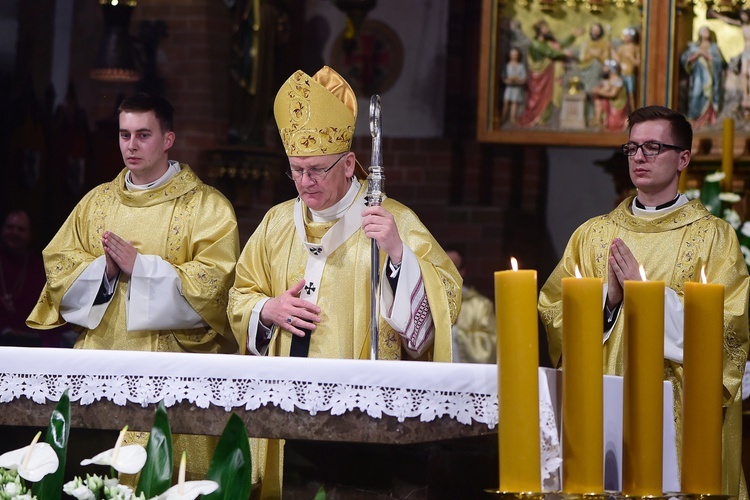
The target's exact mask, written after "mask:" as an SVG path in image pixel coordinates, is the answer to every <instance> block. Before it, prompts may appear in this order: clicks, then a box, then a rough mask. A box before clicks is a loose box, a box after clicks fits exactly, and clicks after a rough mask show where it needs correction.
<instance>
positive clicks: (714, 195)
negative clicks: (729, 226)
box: [701, 180, 722, 218]
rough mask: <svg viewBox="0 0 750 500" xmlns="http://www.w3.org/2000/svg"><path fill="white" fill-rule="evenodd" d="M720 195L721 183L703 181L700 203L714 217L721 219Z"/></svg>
mask: <svg viewBox="0 0 750 500" xmlns="http://www.w3.org/2000/svg"><path fill="white" fill-rule="evenodd" d="M719 193H721V182H719V181H715V182H709V181H706V180H704V181H703V187H701V203H703V206H705V207H706V209H707V210H708V211H709V212H711V213H712V214H714V215H715V216H716V217H719V218H721V217H722V203H721V200H720V199H719Z"/></svg>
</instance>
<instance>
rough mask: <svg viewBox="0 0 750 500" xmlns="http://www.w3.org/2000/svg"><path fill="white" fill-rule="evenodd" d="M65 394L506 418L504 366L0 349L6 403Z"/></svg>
mask: <svg viewBox="0 0 750 500" xmlns="http://www.w3.org/2000/svg"><path fill="white" fill-rule="evenodd" d="M548 371H549V370H546V369H540V377H539V389H540V391H539V395H540V398H539V399H540V423H541V425H540V437H541V450H542V457H543V458H542V462H543V467H542V469H543V471H542V475H543V477H544V476H547V475H549V474H552V473H554V471H556V470H557V468H558V466H559V462H560V460H559V457H560V441H559V435H558V431H557V424H556V416H555V408H554V406H553V404H552V402H551V399H550V393H549V389H548V376H549V373H547V372H548ZM549 372H551V373H554V371H549ZM66 389H68V395H69V397H70V400H71V401H78V402H79V403H80V404H82V405H88V404H91V403H93V402H95V401H100V400H107V401H111V402H112V403H114V404H116V405H120V406H123V405H125V404H127V403H135V404H140V405H142V406H147V405H149V404H155V403H159V402H160V401H164V404H165V405H166V406H167V407H170V406H173V405H175V404H178V403H183V402H187V403H190V404H193V405H195V406H197V407H200V408H207V407H208V406H209V405H214V406H218V407H222V408H224V409H225V410H226V411H231V410H232V409H233V408H244V409H246V410H254V409H257V408H260V407H261V406H264V405H268V404H272V405H274V406H277V407H279V408H281V409H282V410H284V411H287V412H293V411H295V410H303V411H307V412H309V413H310V414H311V415H315V414H317V413H318V412H326V411H328V412H330V413H331V414H332V415H341V414H344V413H346V412H349V411H353V410H360V411H362V412H365V413H367V415H369V416H370V417H371V418H382V416H383V415H388V416H392V417H396V418H397V419H398V420H399V422H403V421H404V420H405V419H407V418H419V420H420V421H421V422H431V421H433V420H434V419H436V418H441V417H450V418H452V419H455V420H457V421H458V422H460V423H462V424H465V425H474V423H479V424H484V425H487V427H488V428H490V429H493V428H494V427H495V426H496V425H497V419H498V406H497V366H496V365H480V364H452V363H423V362H408V361H369V360H334V359H309V358H268V357H256V356H236V355H222V354H189V353H153V352H134V351H91V350H79V349H44V348H18V347H0V403H7V402H10V401H13V400H14V399H18V398H22V397H26V398H28V399H31V400H32V401H34V402H36V403H39V404H44V403H46V401H47V400H50V401H57V400H59V399H60V396H61V395H62V393H63V392H64V391H65V390H66Z"/></svg>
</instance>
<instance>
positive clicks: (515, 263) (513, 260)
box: [510, 257, 518, 271]
mask: <svg viewBox="0 0 750 500" xmlns="http://www.w3.org/2000/svg"><path fill="white" fill-rule="evenodd" d="M510 267H511V268H512V269H513V270H514V271H518V261H517V260H516V258H515V257H511V258H510Z"/></svg>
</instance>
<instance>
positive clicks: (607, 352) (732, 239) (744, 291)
mask: <svg viewBox="0 0 750 500" xmlns="http://www.w3.org/2000/svg"><path fill="white" fill-rule="evenodd" d="M632 203H633V199H632V197H631V198H628V199H627V200H625V201H623V202H622V203H621V204H620V205H619V206H618V207H617V208H616V209H615V210H613V211H612V212H610V213H609V214H606V215H603V216H600V217H595V218H593V219H590V220H589V221H587V222H585V223H584V224H582V225H581V226H580V227H579V228H578V229H577V230H576V231H575V232H574V233H573V235H572V237H571V238H570V241H569V242H568V245H567V247H566V249H565V252H564V255H563V257H562V259H561V260H560V262H559V263H558V265H557V267H556V268H555V270H554V271H553V272H552V274H551V275H550V277H549V279H548V280H547V282H546V283H545V285H544V287H542V290H541V293H540V295H539V313H540V316H541V319H542V322H543V323H544V326H545V328H546V330H547V336H548V339H549V349H550V356H551V359H552V363H553V364H554V365H555V366H559V365H560V361H561V359H560V358H561V355H562V278H564V277H568V276H574V275H575V266H576V264H577V265H578V266H579V268H580V270H581V274H582V275H583V276H587V277H598V278H602V279H603V280H604V282H605V283H606V281H607V266H608V263H607V261H608V255H609V246H610V243H611V242H612V240H613V239H614V238H620V239H622V240H623V241H624V242H625V244H626V245H627V246H628V247H629V248H630V250H631V251H632V252H633V255H634V256H635V258H636V260H637V261H638V262H639V263H640V264H642V265H643V267H644V269H645V270H646V272H647V275H648V279H650V280H659V281H664V282H665V285H666V286H667V287H669V288H671V289H672V290H674V291H675V292H676V293H677V296H678V297H679V299H680V300H681V301H682V300H683V296H684V295H683V294H684V284H685V282H690V281H693V282H695V281H699V280H700V272H701V268H702V267H703V266H705V268H706V275H707V276H708V277H709V279H710V281H711V283H719V284H722V285H724V286H725V292H724V293H725V295H724V366H723V378H724V381H723V383H724V423H723V428H722V441H723V463H722V474H723V477H722V493H723V494H725V495H732V496H739V498H747V488H746V486H745V479H744V474H743V473H742V463H741V456H740V454H741V447H742V439H741V434H742V389H741V384H742V375H743V373H744V370H745V360H746V358H747V351H748V343H749V342H748V315H747V307H748V273H747V266H746V264H745V260H744V258H743V255H742V253H741V252H740V247H739V242H738V241H737V236H736V234H735V231H734V229H733V228H732V227H731V226H730V225H729V224H728V223H727V222H725V221H724V220H722V219H719V218H717V217H714V216H713V215H711V214H710V213H709V212H708V211H707V210H706V209H705V208H704V207H703V205H702V204H701V203H700V201H698V200H693V201H690V202H688V203H687V204H686V205H684V206H682V207H680V208H678V209H676V210H674V211H672V212H669V213H668V214H666V215H663V216H660V217H656V218H643V217H636V216H634V215H633V214H632V212H631V210H630V207H631V205H632ZM623 323H624V318H623V315H622V314H620V315H619V317H618V318H617V320H616V321H615V324H614V326H613V328H612V332H611V334H610V336H609V338H608V339H607V340H606V341H605V342H604V346H603V348H604V359H603V362H604V373H605V374H609V375H622V374H623V363H624V356H623V348H624V346H623ZM682 376H683V369H682V364H680V363H677V362H675V361H672V360H669V359H665V360H664V378H665V380H669V381H670V382H672V387H673V390H674V415H675V424H676V427H677V456H678V457H679V456H680V455H681V448H682V443H681V432H682V431H681V425H680V423H681V414H682V413H681V412H682Z"/></svg>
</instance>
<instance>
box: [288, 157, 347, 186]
mask: <svg viewBox="0 0 750 500" xmlns="http://www.w3.org/2000/svg"><path fill="white" fill-rule="evenodd" d="M348 154H349V153H348V152H347V153H344V154H342V155H341V156H339V158H338V160H336V161H335V162H333V165H331V166H330V167H328V168H309V169H307V170H304V169H301V168H291V169H289V170H287V171H286V176H287V177H289V178H290V179H292V180H293V181H295V182H299V181H301V180H302V178H303V177H304V176H305V174H307V176H308V177H309V178H310V180H311V181H313V182H318V181H322V180H323V179H325V178H326V176H327V175H328V172H329V171H330V170H331V169H332V168H333V167H335V166H336V164H337V163H338V162H339V161H341V158H343V157H344V156H346V155H348Z"/></svg>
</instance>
